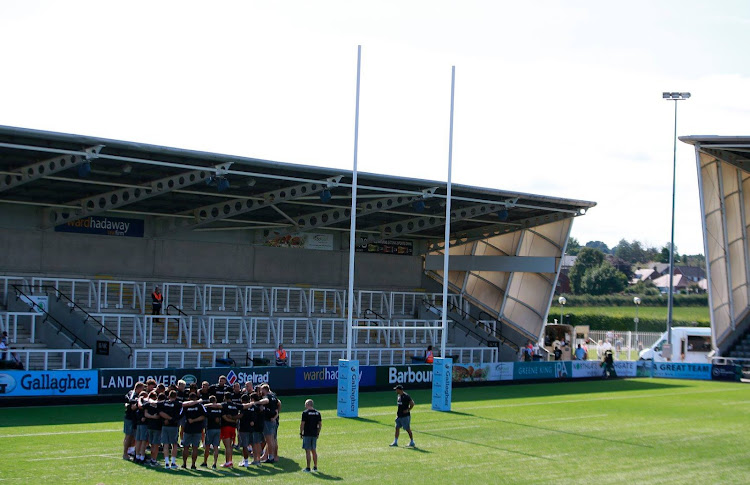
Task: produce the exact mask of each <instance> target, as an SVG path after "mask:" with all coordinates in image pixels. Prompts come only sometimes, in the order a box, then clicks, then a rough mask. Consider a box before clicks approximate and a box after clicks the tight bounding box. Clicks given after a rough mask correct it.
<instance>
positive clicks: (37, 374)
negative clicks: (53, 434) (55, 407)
mask: <svg viewBox="0 0 750 485" xmlns="http://www.w3.org/2000/svg"><path fill="white" fill-rule="evenodd" d="M96 377H97V374H96V371H95V370H70V371H64V370H63V371H29V372H25V371H5V372H3V373H0V397H15V396H87V395H92V394H96V393H97V385H96V384H97V382H96Z"/></svg>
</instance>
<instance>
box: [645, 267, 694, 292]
mask: <svg viewBox="0 0 750 485" xmlns="http://www.w3.org/2000/svg"><path fill="white" fill-rule="evenodd" d="M675 273H677V272H676V271H675ZM690 283H692V282H691V281H690V280H689V279H688V278H687V277H685V276H684V275H681V274H675V275H674V280H673V284H674V291H683V290H687V289H688V287H689V286H690ZM654 286H656V287H657V288H658V289H659V291H660V292H661V293H668V292H669V275H668V274H665V275H663V276H659V277H658V278H656V279H655V280H654Z"/></svg>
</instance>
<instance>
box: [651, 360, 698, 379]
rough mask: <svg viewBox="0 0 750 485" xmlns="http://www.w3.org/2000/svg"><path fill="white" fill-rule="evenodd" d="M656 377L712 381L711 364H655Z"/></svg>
mask: <svg viewBox="0 0 750 485" xmlns="http://www.w3.org/2000/svg"><path fill="white" fill-rule="evenodd" d="M654 377H669V378H672V379H701V380H711V364H685V363H681V362H654Z"/></svg>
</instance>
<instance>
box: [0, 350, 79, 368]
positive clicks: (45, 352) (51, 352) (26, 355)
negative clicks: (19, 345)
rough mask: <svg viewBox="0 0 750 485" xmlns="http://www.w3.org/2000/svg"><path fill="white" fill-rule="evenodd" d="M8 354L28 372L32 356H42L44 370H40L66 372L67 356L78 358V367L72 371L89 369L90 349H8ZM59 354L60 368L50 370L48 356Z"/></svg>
mask: <svg viewBox="0 0 750 485" xmlns="http://www.w3.org/2000/svg"><path fill="white" fill-rule="evenodd" d="M8 353H9V354H11V355H12V354H16V356H17V357H19V356H23V358H21V357H19V360H22V361H23V362H24V369H26V370H29V363H30V358H31V356H32V355H43V356H44V366H43V367H44V368H43V369H41V370H67V369H68V356H69V355H70V356H78V367H73V369H84V370H88V369H91V356H92V351H91V349H9V350H8ZM56 354H61V355H62V363H61V365H62V367H59V368H58V367H56V368H50V362H49V361H50V356H51V355H56Z"/></svg>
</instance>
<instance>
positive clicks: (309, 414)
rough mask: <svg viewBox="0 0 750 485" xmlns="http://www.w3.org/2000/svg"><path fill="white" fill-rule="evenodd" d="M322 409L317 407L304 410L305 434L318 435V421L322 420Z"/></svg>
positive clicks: (310, 436) (308, 435)
mask: <svg viewBox="0 0 750 485" xmlns="http://www.w3.org/2000/svg"><path fill="white" fill-rule="evenodd" d="M322 421H323V418H322V417H321V416H320V411H318V410H316V409H305V410H304V411H302V423H303V424H304V428H303V431H302V433H303V435H304V436H306V437H308V438H312V437H317V436H318V423H320V422H322Z"/></svg>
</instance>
